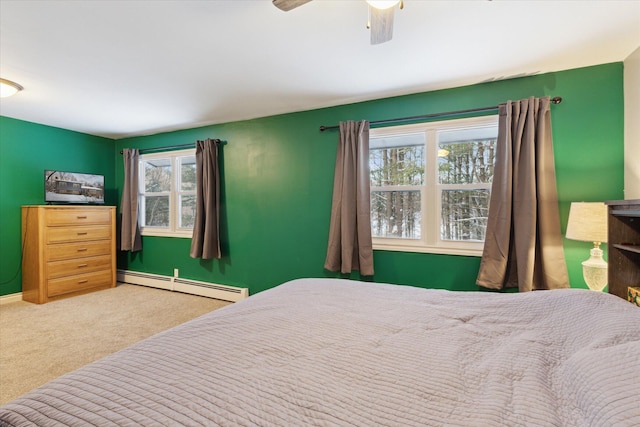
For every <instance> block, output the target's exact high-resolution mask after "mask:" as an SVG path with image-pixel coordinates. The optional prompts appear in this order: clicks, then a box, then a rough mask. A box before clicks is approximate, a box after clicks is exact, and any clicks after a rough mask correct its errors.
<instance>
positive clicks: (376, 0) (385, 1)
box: [367, 0, 402, 10]
mask: <svg viewBox="0 0 640 427" xmlns="http://www.w3.org/2000/svg"><path fill="white" fill-rule="evenodd" d="M367 3H369V6H371V7H375V8H376V9H380V10H385V9H389V8H390V7H393V6H395V5H397V4H398V3H400V0H367ZM400 9H402V6H400Z"/></svg>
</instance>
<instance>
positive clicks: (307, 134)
mask: <svg viewBox="0 0 640 427" xmlns="http://www.w3.org/2000/svg"><path fill="white" fill-rule="evenodd" d="M622 67H623V65H622V63H613V64H605V65H599V66H595V67H588V68H581V69H576V70H568V71H562V72H556V73H549V74H544V75H540V76H532V77H523V78H518V79H512V80H504V81H497V82H489V83H483V84H477V85H473V86H466V87H460V88H455V89H447V90H441V91H433V92H427V93H420V94H415V95H408V96H402V97H395V98H388V99H381V100H375V101H369V102H362V103H357V104H349V105H343V106H339V107H332V108H325V109H318V110H312V111H305V112H300V113H293V114H285V115H278V116H271V117H265V118H260V119H255V120H247V121H241V122H234V123H226V124H221V125H213V126H206V127H200V128H195V129H189V130H183V131H177V132H169V133H163V134H158V135H152V136H145V137H137V138H128V139H122V140H118V141H115V142H114V141H111V140H108V139H103V138H97V137H92V136H88V135H83V134H79V133H74V132H70V131H64V130H61V129H55V128H50V127H46V126H41V125H36V124H33V123H26V122H21V121H17V120H13V119H7V118H2V121H0V125H1V128H0V129H1V132H0V136H1V138H0V144H1V147H2V148H1V149H0V204H1V207H0V214H1V215H2V217H1V218H0V230H1V233H2V235H1V237H0V260H2V268H1V269H0V275H1V277H0V279H1V280H2V288H1V290H0V295H6V294H10V293H14V292H19V291H20V275H19V274H18V275H17V276H16V277H15V278H13V279H12V277H13V275H14V274H15V273H16V271H17V270H16V269H17V268H18V267H19V264H20V231H19V230H20V214H19V207H20V205H23V204H38V203H42V192H43V189H42V180H41V175H42V170H43V169H45V168H51V169H71V170H80V171H85V172H91V173H103V174H105V175H106V186H107V187H108V188H109V189H115V190H114V191H111V192H109V193H108V194H107V203H113V204H115V203H118V202H119V200H120V196H121V188H122V174H123V171H122V157H121V155H120V153H119V152H120V150H121V149H122V148H126V147H131V148H151V147H154V148H155V147H162V146H168V145H176V144H185V143H192V142H194V141H195V140H196V139H203V138H219V139H222V140H225V141H227V144H226V145H224V146H222V148H221V167H222V176H223V185H222V203H223V205H222V223H221V228H222V229H221V232H222V248H223V253H224V254H225V256H224V257H223V258H222V259H221V260H207V261H202V260H195V259H192V258H190V257H189V246H190V240H189V239H179V238H162V237H146V236H145V237H143V250H142V251H141V252H139V253H134V254H129V253H120V254H119V258H118V267H119V268H124V269H130V270H136V271H144V272H149V273H156V274H165V275H172V274H173V269H174V268H178V269H179V270H180V276H181V277H185V278H191V279H196V280H203V281H208V282H213V283H219V284H228V285H232V286H242V287H248V288H249V289H250V292H251V293H256V292H259V291H262V290H264V289H268V288H270V287H273V286H275V285H277V284H279V283H281V282H283V281H286V280H289V279H293V278H298V277H335V275H334V274H332V273H329V272H327V271H325V270H324V269H323V267H322V266H323V264H324V257H325V253H326V245H327V236H328V228H329V216H330V210H331V192H332V188H333V170H334V162H335V154H336V146H337V138H338V134H337V132H336V131H327V132H324V133H323V132H320V131H319V130H318V128H319V126H320V125H327V126H330V125H336V124H338V122H339V121H343V120H361V119H368V120H371V121H374V120H381V119H389V118H396V117H404V116H414V115H422V114H429V113H437V112H443V111H453V110H463V109H470V108H477V107H486V106H491V105H497V104H498V103H501V102H504V101H506V100H508V99H511V100H517V99H522V98H527V97H529V96H537V97H539V96H546V95H549V96H562V97H563V98H564V101H563V102H562V104H559V105H554V106H552V107H551V108H552V110H551V111H552V125H553V137H554V147H555V160H556V171H557V177H558V193H559V199H560V210H561V220H562V229H563V231H564V229H565V228H566V221H567V216H568V212H569V205H570V203H571V202H572V201H601V200H609V199H620V198H622V197H623V192H622V190H623V156H624V153H623V80H622V79H623V68H622ZM114 162H115V166H114ZM114 170H115V173H114ZM114 177H115V178H114ZM589 247H590V245H589V244H587V243H584V242H573V241H565V254H566V259H567V265H568V268H569V275H570V280H571V285H572V286H573V287H583V288H584V287H586V285H585V284H584V281H583V279H582V272H581V266H580V262H581V261H583V260H584V259H586V258H587V257H588V250H589ZM374 262H375V270H376V274H375V276H374V280H375V281H377V282H390V283H398V284H414V285H417V286H422V287H434V288H445V289H452V290H477V289H478V287H477V286H475V285H474V282H475V277H476V274H477V269H478V266H479V263H480V259H479V258H478V257H464V256H447V255H433V254H420V253H402V252H390V251H375V253H374ZM354 277H355V278H357V277H358V275H357V274H354Z"/></svg>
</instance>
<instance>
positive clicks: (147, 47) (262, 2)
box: [0, 0, 640, 139]
mask: <svg viewBox="0 0 640 427" xmlns="http://www.w3.org/2000/svg"><path fill="white" fill-rule="evenodd" d="M366 20H367V6H366V3H365V2H364V1H363V0H346V1H337V0H334V1H328V0H314V1H312V2H311V3H308V4H306V5H303V6H301V7H299V8H297V9H295V10H292V11H290V12H282V11H280V10H279V9H277V8H276V7H274V6H273V5H272V4H271V0H250V1H240V0H232V1H221V0H209V1H168V0H163V1H150V0H143V1H131V0H130V1H97V0H89V1H87V0H85V1H76V0H72V1H61V0H48V1H34V0H32V1H15V0H0V76H1V77H2V78H5V79H9V80H13V81H15V82H17V83H20V84H21V85H22V86H24V88H25V89H24V91H23V92H21V93H19V94H18V95H16V96H14V97H11V98H4V99H2V100H1V101H0V114H1V115H3V116H8V117H13V118H18V119H22V120H27V121H31V122H36V123H42V124H46V125H50V126H56V127H61V128H65V129H71V130H76V131H80V132H85V133H89V134H93V135H100V136H105V137H109V138H114V139H118V138H123V137H128V136H135V135H146V134H153V133H157V132H162V131H168V130H175V129H184V128H190V127H195V126H201V125H207V124H215V123H225V122H231V121H236V120H244V119H251V118H256V117H263V116H269V115H274V114H280V113H288V112H294V111H303V110H310V109H315V108H320V107H328V106H334V105H340V104H345V103H351V102H357V101H364V100H370V99H377V98H383V97H387V96H394V95H403V94H408V93H416V92H422V91H430V90H435V89H442V88H448V87H456V86H463V85H467V84H474V83H479V82H483V81H488V80H496V79H503V78H509V77H514V76H521V75H530V74H537V73H545V72H550V71H558V70H566V69H571V68H578V67H583V66H589V65H595V64H603V63H609V62H616V61H623V60H624V59H625V58H626V57H627V56H628V55H629V54H631V53H632V52H633V51H634V50H635V49H636V48H638V46H640V1H638V0H629V1H595V0H594V1H517V0H494V1H486V0H467V1H421V0H405V7H404V10H401V11H398V10H396V12H395V26H394V36H393V40H391V41H390V42H388V43H384V44H381V45H376V46H371V45H370V44H369V32H368V30H367V29H366V28H365V24H366Z"/></svg>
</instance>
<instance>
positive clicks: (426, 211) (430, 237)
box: [369, 115, 498, 256]
mask: <svg viewBox="0 0 640 427" xmlns="http://www.w3.org/2000/svg"><path fill="white" fill-rule="evenodd" d="M497 125H498V115H489V116H480V117H471V118H464V119H452V120H444V121H438V122H427V123H417V124H409V125H400V126H390V127H379V128H372V129H371V130H370V131H369V136H370V138H374V137H381V136H386V137H393V136H404V135H408V134H423V135H424V140H425V156H424V157H425V163H426V164H425V178H424V184H423V185H418V186H415V185H405V186H393V187H373V186H372V187H371V191H372V192H373V191H380V190H383V191H384V190H390V189H393V190H407V191H410V190H416V189H419V190H420V202H421V212H422V215H421V216H422V224H421V238H419V239H399V238H389V237H373V239H372V240H373V249H374V250H386V251H402V252H421V253H434V254H448V255H466V256H482V250H483V247H484V242H471V241H451V240H442V239H441V238H440V223H441V207H442V206H441V205H442V203H441V200H442V197H441V195H440V194H441V192H442V191H443V190H449V189H465V190H472V189H485V188H488V189H489V190H491V183H484V184H439V183H438V162H437V158H438V157H437V155H438V137H437V134H438V132H439V131H447V130H463V129H467V128H478V127H485V126H486V127H496V126H497Z"/></svg>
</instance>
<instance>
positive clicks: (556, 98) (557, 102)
mask: <svg viewBox="0 0 640 427" xmlns="http://www.w3.org/2000/svg"><path fill="white" fill-rule="evenodd" d="M551 102H552V103H554V104H560V103H561V102H562V97H561V96H556V97H553V98H551Z"/></svg>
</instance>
